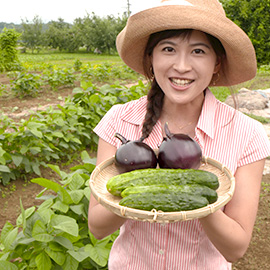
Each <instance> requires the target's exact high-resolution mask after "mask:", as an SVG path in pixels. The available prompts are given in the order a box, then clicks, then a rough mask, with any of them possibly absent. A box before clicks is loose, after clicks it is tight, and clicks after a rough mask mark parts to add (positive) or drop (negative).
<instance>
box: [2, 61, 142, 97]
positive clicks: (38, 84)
mask: <svg viewBox="0 0 270 270" xmlns="http://www.w3.org/2000/svg"><path fill="white" fill-rule="evenodd" d="M39 68H40V70H35V71H31V66H29V65H27V64H25V65H24V68H22V70H20V71H12V72H9V73H8V76H9V77H10V81H11V86H10V89H11V91H12V93H13V94H14V95H15V96H17V97H20V98H23V97H26V96H32V97H35V96H37V95H38V94H39V92H40V91H41V90H42V89H43V88H44V87H47V86H49V87H50V89H51V90H54V91H56V90H58V89H59V87H62V86H68V87H70V86H71V87H72V86H74V83H75V81H91V82H102V83H110V82H115V81H117V80H129V79H134V78H137V74H136V73H135V72H134V71H132V70H131V69H130V68H128V67H127V66H125V65H124V64H113V63H108V62H104V63H102V64H95V65H92V64H89V63H87V64H83V63H82V62H81V61H80V60H76V61H75V62H74V64H73V66H72V67H65V68H59V67H56V66H54V65H50V64H43V65H40V66H39ZM0 86H1V88H3V87H4V86H3V85H0ZM2 91H3V90H2ZM0 93H1V91H0Z"/></svg>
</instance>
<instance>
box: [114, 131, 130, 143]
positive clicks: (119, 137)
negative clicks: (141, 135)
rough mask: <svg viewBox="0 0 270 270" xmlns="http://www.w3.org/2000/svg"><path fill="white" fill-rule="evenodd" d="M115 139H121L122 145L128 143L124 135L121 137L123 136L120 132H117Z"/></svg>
mask: <svg viewBox="0 0 270 270" xmlns="http://www.w3.org/2000/svg"><path fill="white" fill-rule="evenodd" d="M114 137H116V138H117V139H119V140H120V141H121V142H122V144H125V143H127V142H128V140H127V139H126V138H125V137H124V136H123V135H121V134H120V133H118V132H116V133H115V134H114Z"/></svg>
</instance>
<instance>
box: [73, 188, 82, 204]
mask: <svg viewBox="0 0 270 270" xmlns="http://www.w3.org/2000/svg"><path fill="white" fill-rule="evenodd" d="M69 194H70V197H71V199H72V201H73V202H74V203H75V204H78V203H79V202H80V201H81V199H82V198H83V195H84V193H83V190H74V191H70V193H69Z"/></svg>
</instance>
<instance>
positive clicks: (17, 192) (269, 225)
mask: <svg viewBox="0 0 270 270" xmlns="http://www.w3.org/2000/svg"><path fill="white" fill-rule="evenodd" d="M20 60H21V61H22V62H23V63H24V65H25V66H26V67H27V68H28V70H30V71H31V72H34V71H38V72H42V71H43V70H44V69H45V68H46V67H47V66H48V65H53V66H54V67H57V68H59V69H61V68H63V69H64V68H67V67H72V66H74V63H75V62H76V61H77V63H78V62H80V63H81V64H82V65H84V64H87V63H88V64H89V63H91V65H93V66H96V67H98V66H99V65H101V66H102V65H103V63H104V62H106V63H113V64H115V65H120V64H121V61H120V59H119V57H117V56H95V55H93V56H91V57H89V56H88V55H84V54H82V55H81V54H78V55H72V54H43V55H20ZM103 72H105V71H104V70H103ZM74 73H76V72H74ZM76 74H78V71H77V73H76ZM131 75H132V76H130V77H126V79H125V78H124V79H122V78H117V79H116V80H117V83H118V84H121V85H127V84H133V83H136V82H137V80H138V79H141V78H139V77H138V76H137V75H136V74H131ZM102 76H104V78H106V81H102ZM80 78H81V77H79V76H77V77H75V80H74V82H73V83H72V85H61V86H59V87H57V89H54V90H52V89H51V86H49V85H43V87H42V90H40V91H39V92H38V93H37V95H35V96H31V95H26V96H24V97H19V96H15V95H14V93H12V92H11V91H10V89H9V87H10V84H11V81H10V77H9V76H7V74H0V84H2V85H5V86H6V87H5V89H4V90H3V91H2V93H1V92H0V108H1V109H0V110H1V113H2V114H5V115H7V116H8V117H11V118H12V119H17V120H18V121H19V120H20V119H24V118H28V117H29V114H31V111H35V110H37V109H38V110H45V108H47V107H48V106H51V105H57V104H62V103H63V102H64V100H65V99H66V98H67V97H70V96H72V92H73V89H74V88H75V87H78V86H80ZM95 78H96V81H95V83H96V85H97V87H99V86H102V85H103V84H105V83H106V84H107V83H109V84H113V80H112V78H111V77H109V76H108V74H105V73H104V74H103V75H102V74H101V75H100V76H99V77H95ZM269 85H270V75H269V74H267V75H265V74H258V76H257V77H256V78H255V79H254V80H253V81H252V82H250V83H249V84H248V85H244V87H247V88H249V89H263V88H269V87H270V86H269ZM87 150H88V153H89V155H90V156H91V157H94V156H95V152H93V151H91V150H90V149H87ZM80 163H81V161H80V158H78V159H76V158H74V159H73V160H72V161H71V162H68V161H67V160H64V161H63V162H59V161H58V162H57V165H58V166H60V167H61V169H63V170H64V171H66V172H68V171H69V168H70V167H73V166H75V165H78V164H80ZM41 174H42V177H44V178H47V179H54V178H57V175H56V174H55V173H54V172H52V171H51V170H49V169H48V168H47V169H45V168H43V169H41ZM35 177H36V175H35V174H34V173H31V174H30V175H27V174H26V175H23V176H22V177H21V178H20V179H17V180H15V181H11V182H10V183H9V184H8V185H7V186H3V185H2V184H0V194H1V195H0V209H1V211H0V231H1V230H2V228H3V226H4V224H5V222H6V221H9V222H10V223H12V224H14V225H15V223H16V219H17V217H18V215H19V214H20V211H21V210H20V198H21V200H22V203H23V206H24V209H26V208H28V207H31V206H33V205H37V204H38V201H37V200H36V198H35V197H36V195H37V194H38V193H39V192H40V191H41V190H42V189H43V188H42V187H40V186H38V185H37V184H34V183H31V182H30V180H31V179H32V178H35ZM269 209H270V174H266V175H264V176H263V180H262V188H261V197H260V204H259V211H258V217H257V220H256V224H255V228H254V233H253V238H252V241H251V244H250V247H249V249H248V251H247V253H246V255H245V256H244V258H242V259H241V260H240V261H239V262H237V263H235V264H234V265H233V269H234V270H266V269H270V261H269V254H270V210H269Z"/></svg>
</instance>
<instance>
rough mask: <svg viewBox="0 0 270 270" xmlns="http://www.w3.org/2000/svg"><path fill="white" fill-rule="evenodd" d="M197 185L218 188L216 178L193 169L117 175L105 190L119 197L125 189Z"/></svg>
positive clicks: (211, 174)
mask: <svg viewBox="0 0 270 270" xmlns="http://www.w3.org/2000/svg"><path fill="white" fill-rule="evenodd" d="M186 184H199V185H204V186H208V187H209V188H211V189H214V190H216V189H217V188H218V187H219V182H218V177H217V176H216V175H215V174H213V173H211V172H208V171H203V170H195V169H185V170H183V169H142V170H134V171H131V172H127V173H122V174H118V175H116V176H114V177H112V178H110V179H109V180H108V182H107V185H106V187H107V190H108V191H109V192H110V193H111V194H113V195H115V196H121V192H122V191H123V190H124V189H126V188H127V187H132V186H133V187H134V186H150V185H186Z"/></svg>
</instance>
